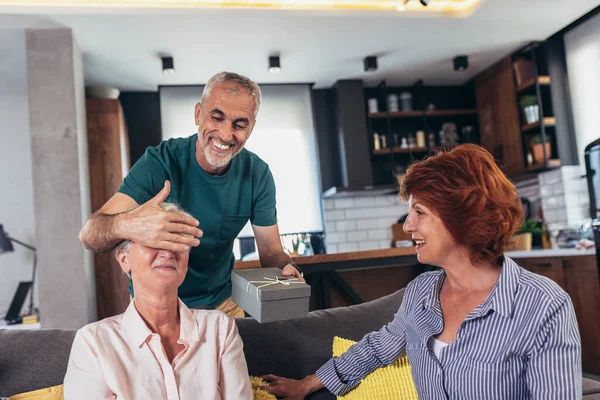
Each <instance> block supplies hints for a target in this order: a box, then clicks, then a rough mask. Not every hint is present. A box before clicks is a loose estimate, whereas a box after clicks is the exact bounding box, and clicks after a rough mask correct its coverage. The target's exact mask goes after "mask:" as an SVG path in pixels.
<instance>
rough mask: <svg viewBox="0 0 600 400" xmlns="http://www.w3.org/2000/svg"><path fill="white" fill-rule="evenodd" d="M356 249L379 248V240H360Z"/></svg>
mask: <svg viewBox="0 0 600 400" xmlns="http://www.w3.org/2000/svg"><path fill="white" fill-rule="evenodd" d="M358 249H359V250H360V251H364V250H379V242H378V241H376V240H375V241H369V242H360V243H359V244H358Z"/></svg>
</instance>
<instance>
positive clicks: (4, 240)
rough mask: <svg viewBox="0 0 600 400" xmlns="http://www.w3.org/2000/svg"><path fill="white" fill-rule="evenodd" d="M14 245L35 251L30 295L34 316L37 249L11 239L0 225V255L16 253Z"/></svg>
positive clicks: (30, 305) (31, 310)
mask: <svg viewBox="0 0 600 400" xmlns="http://www.w3.org/2000/svg"><path fill="white" fill-rule="evenodd" d="M13 243H16V244H20V245H21V246H23V247H25V248H26V249H29V250H31V251H33V274H32V275H31V292H30V293H29V314H33V283H34V282H35V267H36V264H37V253H36V251H35V247H33V246H30V245H28V244H27V243H23V242H21V241H20V240H17V239H15V238H13V237H10V236H9V235H8V233H6V232H4V227H3V226H2V224H0V254H2V253H9V252H11V251H14V248H13V245H12V244H13Z"/></svg>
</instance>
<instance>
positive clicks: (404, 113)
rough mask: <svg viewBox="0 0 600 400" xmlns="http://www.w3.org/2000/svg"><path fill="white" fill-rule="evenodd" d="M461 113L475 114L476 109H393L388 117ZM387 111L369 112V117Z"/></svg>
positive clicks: (417, 116)
mask: <svg viewBox="0 0 600 400" xmlns="http://www.w3.org/2000/svg"><path fill="white" fill-rule="evenodd" d="M461 115H477V110H475V109H457V110H426V111H423V110H420V111H395V112H390V113H389V117H390V118H419V117H421V118H422V117H451V116H461ZM387 117H388V113H387V112H385V111H383V112H377V113H369V118H373V119H377V118H387Z"/></svg>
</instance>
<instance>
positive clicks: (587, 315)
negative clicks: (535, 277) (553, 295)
mask: <svg viewBox="0 0 600 400" xmlns="http://www.w3.org/2000/svg"><path fill="white" fill-rule="evenodd" d="M515 261H516V262H517V263H518V264H519V265H521V266H522V267H523V268H525V269H527V270H529V271H531V272H534V273H536V274H539V275H543V276H546V277H548V278H550V279H552V280H553V281H554V282H556V283H558V284H559V286H560V287H562V288H563V289H564V290H565V291H566V292H567V293H568V294H569V296H570V297H571V300H572V302H573V308H574V309H575V314H576V316H577V323H578V325H579V334H580V335H581V351H582V359H583V371H584V372H589V373H593V374H600V282H599V281H598V267H597V264H596V256H593V255H592V256H590V255H588V256H567V257H536V258H521V259H515Z"/></svg>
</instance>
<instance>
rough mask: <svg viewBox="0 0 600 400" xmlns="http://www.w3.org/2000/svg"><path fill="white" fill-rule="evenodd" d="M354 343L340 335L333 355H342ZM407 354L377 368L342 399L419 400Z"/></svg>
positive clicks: (335, 341)
mask: <svg viewBox="0 0 600 400" xmlns="http://www.w3.org/2000/svg"><path fill="white" fill-rule="evenodd" d="M354 343H356V342H353V341H352V340H348V339H343V338H340V337H337V336H336V337H335V338H333V355H334V356H335V357H340V356H341V355H342V354H344V353H345V352H346V350H348V348H350V346H352V345H353V344H354ZM418 398H419V396H418V395H417V389H416V388H415V384H414V382H413V379H412V373H411V370H410V364H409V363H408V358H407V357H406V354H405V355H403V356H402V357H400V358H399V359H398V360H396V362H394V363H393V364H392V365H389V366H387V367H383V368H379V369H376V370H375V371H373V372H371V373H370V374H369V375H367V376H366V377H365V378H363V379H362V380H361V381H360V384H359V385H358V386H357V387H356V388H354V389H353V390H351V391H350V392H348V393H346V394H345V395H343V396H338V399H342V400H418Z"/></svg>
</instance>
